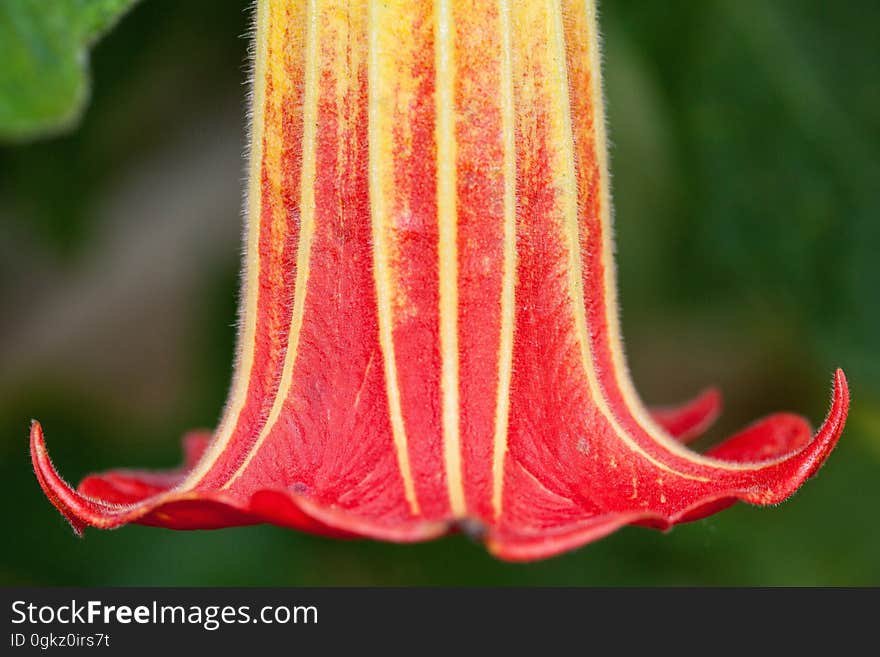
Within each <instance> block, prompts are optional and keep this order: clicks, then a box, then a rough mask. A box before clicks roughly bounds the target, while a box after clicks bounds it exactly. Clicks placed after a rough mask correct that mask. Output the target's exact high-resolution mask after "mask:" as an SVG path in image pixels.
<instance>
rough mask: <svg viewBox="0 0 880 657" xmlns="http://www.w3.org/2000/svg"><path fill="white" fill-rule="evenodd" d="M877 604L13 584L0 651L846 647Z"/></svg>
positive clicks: (853, 594)
mask: <svg viewBox="0 0 880 657" xmlns="http://www.w3.org/2000/svg"><path fill="white" fill-rule="evenodd" d="M878 602H880V594H878V590H870V589H856V590H833V589H832V590H810V589H778V590H745V589H729V590H718V589H714V590H713V589H690V590H688V589H665V590H661V589H528V590H527V589H403V588H401V589H312V588H302V589H294V588H287V589H257V588H253V589H249V588H237V589H231V588H229V589H227V588H212V589H169V588H152V589H149V588H143V589H142V588H95V589H86V588H60V589H3V605H4V608H5V609H4V612H3V613H4V618H5V623H6V634H5V636H4V637H3V642H2V648H0V654H3V655H6V654H9V655H14V654H25V653H33V652H42V653H45V652H63V653H67V652H68V651H71V650H73V651H75V652H76V653H80V652H85V651H87V652H89V653H97V652H103V653H105V654H148V653H151V654H155V653H157V652H162V651H166V652H167V651H170V654H178V652H180V651H182V650H185V649H188V648H193V649H198V650H199V654H203V651H206V650H216V651H221V652H222V654H229V653H230V652H236V651H239V652H243V653H247V654H248V655H250V654H255V655H256V654H262V653H264V652H266V653H272V654H276V653H278V651H281V650H283V651H284V652H283V654H293V653H296V652H299V653H302V652H304V651H306V650H313V649H314V650H321V653H322V654H324V653H327V651H330V654H335V653H336V652H337V651H339V650H342V649H364V650H366V649H369V651H370V654H373V653H374V652H376V651H384V652H388V653H390V654H398V653H400V652H404V653H410V654H418V653H421V652H424V651H425V650H428V651H429V652H434V651H436V650H438V649H444V650H455V651H456V654H458V653H461V654H470V653H472V652H474V651H473V650H471V648H476V644H479V645H487V646H490V647H493V648H495V649H502V648H515V649H517V652H520V651H523V650H526V649H528V650H530V651H537V652H538V654H550V651H565V652H570V650H569V649H570V648H574V649H576V651H577V653H578V654H585V653H588V652H592V651H596V650H598V649H600V648H601V649H602V650H608V649H615V648H616V649H621V650H623V649H625V650H624V652H629V651H630V650H634V649H652V650H654V649H657V648H658V646H666V648H670V649H671V648H673V646H674V649H675V650H676V651H677V652H680V651H681V650H682V649H683V648H686V647H687V646H688V645H694V646H704V647H705V646H707V645H711V646H719V645H723V646H724V647H726V648H734V647H736V646H737V645H740V646H741V647H742V649H750V650H751V649H755V648H761V649H762V650H761V652H763V651H764V650H769V649H771V646H775V647H776V648H777V649H787V650H786V651H788V650H793V649H794V648H795V646H797V645H798V644H804V645H807V646H809V647H811V648H813V649H816V648H817V646H818V642H821V641H822V639H823V637H828V638H833V641H832V645H833V646H834V647H835V648H837V649H840V648H842V647H843V646H844V645H846V644H849V643H850V642H853V641H857V637H858V632H859V631H863V632H864V633H865V634H866V636H867V635H868V634H869V633H870V632H871V631H873V624H874V623H876V620H875V619H876V612H877V610H878V609H880V607H878ZM835 626H839V627H838V628H835ZM868 645H870V644H868ZM835 652H836V651H835Z"/></svg>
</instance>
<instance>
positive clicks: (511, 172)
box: [492, 0, 516, 517]
mask: <svg viewBox="0 0 880 657" xmlns="http://www.w3.org/2000/svg"><path fill="white" fill-rule="evenodd" d="M499 14H500V16H499V18H500V22H501V123H502V132H503V139H504V161H503V167H504V265H503V266H504V273H503V274H502V284H501V339H500V341H499V344H498V393H497V394H498V397H497V403H496V406H495V440H494V443H493V446H492V509H493V512H494V514H495V517H498V516H499V515H501V505H502V501H503V497H502V495H503V487H504V458H505V455H506V454H507V431H508V421H509V415H510V379H511V374H512V370H513V327H514V319H515V313H516V299H515V290H516V285H515V284H516V141H515V140H516V133H515V126H514V121H515V115H514V101H513V56H512V45H511V34H510V29H511V28H510V2H509V0H500V2H499Z"/></svg>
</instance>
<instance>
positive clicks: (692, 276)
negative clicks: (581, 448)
mask: <svg viewBox="0 0 880 657" xmlns="http://www.w3.org/2000/svg"><path fill="white" fill-rule="evenodd" d="M198 4H199V3H177V2H173V0H150V2H148V3H143V4H141V5H140V6H138V7H137V8H136V9H135V10H134V11H133V12H132V14H131V16H130V17H129V18H128V19H127V20H125V21H124V22H123V23H121V24H120V26H119V28H118V30H116V31H114V32H113V33H111V34H110V35H109V36H108V37H107V38H106V39H105V40H103V41H102V42H101V43H100V44H99V46H98V47H97V48H96V50H95V52H94V71H95V100H94V104H93V106H92V107H91V108H90V109H89V111H88V112H87V113H86V115H85V119H84V123H83V125H82V127H81V128H80V129H79V130H78V131H77V132H76V133H75V134H72V135H70V136H67V137H64V138H61V139H58V140H55V141H53V142H51V143H44V144H37V145H30V146H26V147H16V148H9V149H6V150H5V151H0V200H2V204H0V239H11V237H9V238H7V237H6V236H7V235H8V236H12V235H21V234H22V233H23V232H24V233H25V234H26V235H27V236H28V237H29V239H30V240H32V241H33V242H35V243H37V244H39V245H40V249H42V253H44V254H49V256H50V257H51V258H52V259H53V260H54V261H56V262H61V263H64V262H67V261H70V260H77V259H83V258H87V257H88V254H89V245H90V242H89V238H90V236H91V235H92V234H93V232H94V230H95V225H94V213H93V210H94V208H95V206H96V204H97V203H98V202H99V201H100V199H101V198H103V196H104V195H105V194H106V193H107V191H108V190H109V189H112V188H113V185H114V184H115V181H116V180H117V176H118V175H119V172H120V171H130V170H133V169H134V168H136V166H137V163H138V161H139V159H140V158H142V157H144V156H145V155H146V154H149V153H151V152H154V149H158V148H160V147H162V145H163V144H165V145H167V143H168V142H169V141H171V140H173V138H174V135H175V134H179V132H175V130H176V131H187V130H196V129H198V126H199V125H200V118H201V116H202V115H203V114H204V113H206V112H209V111H210V110H211V108H212V107H213V106H214V105H216V104H217V103H218V102H221V101H222V100H224V99H229V98H236V99H237V98H240V97H241V96H242V89H241V82H242V80H243V77H244V76H243V73H242V62H243V61H244V50H245V41H244V40H242V39H237V38H236V36H238V35H241V34H243V33H245V32H246V31H247V29H248V19H247V13H246V12H243V10H244V9H245V7H246V5H247V3H245V2H224V3H216V5H215V6H214V8H213V9H212V11H211V12H210V13H208V14H206V13H205V12H204V11H203V10H202V9H200V8H199V7H197V6H196V5H198ZM602 8H603V14H602V23H603V29H604V33H605V48H604V50H605V60H606V89H607V92H608V100H609V107H608V113H609V121H610V128H611V135H612V138H613V142H614V143H613V149H612V166H613V173H614V193H615V204H616V225H617V246H618V273H619V277H620V284H621V297H622V301H623V310H624V314H623V321H624V333H625V335H626V337H627V344H628V355H629V359H630V363H631V366H632V369H633V373H634V376H635V378H636V382H637V383H638V385H639V387H640V388H641V390H642V391H643V394H644V396H645V397H646V399H648V400H649V401H651V402H671V401H674V400H675V398H674V395H687V394H690V393H692V392H694V391H695V387H697V386H699V385H701V384H702V383H705V382H709V380H710V377H715V380H717V381H718V382H720V384H721V387H722V389H723V390H724V392H725V394H726V396H727V398H728V413H727V414H726V417H727V418H729V419H726V420H723V421H722V425H721V427H720V430H719V431H716V432H713V433H712V435H711V436H710V438H709V439H708V441H709V442H711V441H713V440H717V439H718V438H719V437H720V435H721V430H729V429H733V428H736V427H737V426H738V425H742V424H744V423H746V422H748V421H750V420H751V419H753V418H754V417H755V416H756V415H760V414H763V413H767V412H770V411H772V410H775V409H776V408H789V409H791V410H794V411H798V412H802V413H805V414H807V415H809V416H810V417H811V418H813V420H814V421H818V420H819V419H820V417H819V415H820V412H821V411H820V409H823V408H825V404H827V398H826V395H827V393H828V388H829V387H830V385H829V383H830V373H831V371H832V370H833V368H834V367H835V366H838V365H840V366H843V367H844V368H845V369H846V371H847V373H848V374H849V376H850V380H851V386H852V390H853V407H852V412H851V417H850V420H849V423H848V425H847V430H846V432H845V434H844V437H843V439H842V441H841V444H840V446H839V448H838V449H837V450H836V452H835V453H834V454H833V455H832V457H831V459H830V461H829V463H828V465H827V466H826V467H825V468H823V470H822V471H821V472H820V473H819V475H818V476H817V477H816V478H815V479H814V480H813V481H811V482H809V483H808V484H807V485H806V486H805V487H804V489H803V490H802V491H801V492H800V493H798V494H797V495H796V496H795V498H794V499H793V500H791V501H789V502H787V503H786V504H784V505H782V506H781V507H779V508H776V509H768V510H756V509H751V508H748V507H745V506H742V505H739V506H737V507H735V508H734V509H732V510H730V511H727V512H725V513H723V514H720V515H718V516H715V517H712V518H710V519H707V520H704V521H701V522H699V523H695V524H691V525H687V526H681V527H678V528H676V529H674V530H673V531H672V532H671V533H670V534H669V535H665V536H664V535H661V534H658V533H656V532H653V531H650V530H645V529H636V528H633V529H626V530H624V531H622V532H619V533H618V534H616V535H614V536H611V537H609V538H607V539H605V540H603V541H600V542H598V543H596V544H593V545H590V546H587V547H586V548H584V549H582V550H579V551H576V552H575V553H572V554H568V555H565V556H563V557H559V558H556V559H552V560H549V561H547V562H543V563H538V564H532V565H525V566H523V565H509V564H503V563H499V562H496V561H494V560H493V559H491V558H490V557H488V556H487V555H486V554H484V552H483V549H482V548H481V547H479V546H475V545H472V544H470V543H469V542H468V541H467V540H466V539H464V538H462V537H452V538H448V539H444V540H441V541H438V542H435V543H431V544H426V545H419V546H397V545H386V544H379V543H368V542H362V543H347V542H336V541H329V540H324V539H319V538H314V537H309V536H302V535H298V534H296V533H294V532H289V531H286V530H283V529H278V528H274V527H251V528H241V529H233V530H224V531H219V532H192V533H175V532H170V531H165V530H157V529H151V528H141V527H129V528H124V529H121V530H118V531H114V532H99V531H94V530H92V531H87V533H86V538H85V539H84V540H76V539H74V538H73V537H72V535H71V534H70V532H69V531H67V529H66V527H65V526H64V522H63V520H62V519H61V518H60V517H59V516H58V514H57V513H56V512H55V511H54V509H52V508H51V507H50V505H49V503H48V502H47V501H46V500H45V498H44V497H43V495H42V493H41V491H40V490H39V488H38V486H37V484H36V482H35V481H34V478H33V473H32V471H31V469H30V463H29V460H28V457H27V450H26V429H27V420H28V419H29V417H30V415H31V414H33V413H39V417H40V419H41V420H43V421H44V426H46V428H47V432H48V436H49V441H50V448H51V449H52V450H53V452H52V453H53V456H54V459H55V462H56V463H57V464H58V465H59V467H60V469H61V471H62V472H63V473H66V475H67V476H69V477H71V478H72V479H74V480H76V479H78V478H79V477H81V476H82V475H84V474H86V473H87V472H89V471H92V470H100V469H102V468H107V467H111V466H117V465H119V464H138V465H145V466H155V467H161V466H167V465H169V464H171V463H174V462H176V460H177V458H178V456H177V445H176V438H175V436H177V435H180V434H181V433H182V431H183V430H184V429H187V428H190V427H192V426H210V425H211V424H212V423H213V422H214V421H215V418H216V416H217V414H218V412H219V409H220V408H221V406H222V403H223V399H224V397H225V393H226V386H227V385H228V380H229V367H230V361H231V357H230V354H231V353H232V346H233V340H234V331H233V328H232V325H233V323H234V317H235V289H236V271H237V266H238V264H237V260H236V257H237V254H236V253H234V252H230V253H229V259H228V264H227V265H226V268H225V269H224V270H223V271H218V272H217V275H216V283H215V285H214V286H213V287H212V288H211V289H208V290H205V291H204V292H203V298H204V300H205V301H204V303H202V304H201V305H200V306H199V308H198V317H197V322H198V324H197V326H196V327H195V331H196V333H197V334H198V336H200V338H201V339H199V340H197V341H193V342H192V343H187V353H188V354H189V358H190V359H191V361H192V363H191V371H192V372H193V374H192V376H191V378H190V379H188V380H187V381H186V382H185V386H184V388H185V394H184V396H183V397H182V398H181V399H180V400H179V404H177V405H176V406H175V407H174V408H173V409H171V410H170V411H169V412H168V413H167V414H166V415H165V416H163V417H161V418H155V419H153V420H151V421H138V422H133V421H132V420H131V414H130V413H128V412H126V411H125V410H120V409H118V408H113V407H108V405H107V404H102V403H101V400H100V399H93V398H90V397H89V395H88V391H81V395H80V396H76V395H74V394H73V393H71V391H70V390H69V389H67V388H66V387H64V386H61V385H59V384H58V383H56V382H54V381H53V380H52V379H51V378H45V377H39V378H35V377H30V378H27V377H25V378H24V379H22V380H20V381H19V380H16V381H15V382H7V385H4V386H3V389H4V390H14V392H6V393H4V395H5V396H2V397H0V463H2V466H0V474H2V482H3V483H2V486H3V491H4V492H5V493H6V495H5V499H6V500H7V501H6V502H5V504H6V505H7V511H6V514H5V523H6V527H7V532H8V534H7V535H9V536H12V537H13V539H12V540H7V541H4V542H3V544H2V546H0V554H2V560H0V582H5V583H16V584H32V583H35V584H168V585H171V584H192V585H198V584H270V585H271V584H333V585H337V584H339V585H342V584H439V585H443V584H529V585H531V584H560V585H561V584H569V585H571V584H627V585H638V584H641V585H645V584H753V585H777V584H780V585H781V584H785V585H801V584H847V585H862V584H873V585H880V559H878V558H877V555H878V554H880V527H878V523H877V522H876V520H877V514H878V511H877V509H878V508H880V477H878V474H880V349H878V348H877V346H876V342H875V341H876V339H877V337H878V336H880V292H878V291H880V266H878V261H877V257H876V255H875V254H876V252H877V251H878V248H880V84H878V81H877V69H878V64H880V44H878V41H877V38H876V26H877V25H878V24H880V3H877V2H876V1H875V0H851V1H850V2H846V3H836V4H834V5H829V4H828V3H827V2H824V1H822V0H743V1H742V2H730V1H729V0H699V1H698V0H673V1H670V2H663V3H660V2H644V1H643V0H615V1H614V2H611V1H610V0H608V1H606V2H605V3H604V4H603V7H602ZM3 21H4V19H3V18H2V16H0V30H8V29H9V26H8V25H6V26H4V25H3ZM47 180H51V184H47V183H46V181H47ZM231 182H232V181H229V180H222V181H221V180H218V181H217V185H229V184H231ZM157 193H161V191H158V192H157ZM237 212H238V208H230V211H229V215H228V216H227V217H225V218H218V220H223V221H237V218H236V217H237ZM0 274H3V275H4V276H5V277H6V279H7V280H14V281H15V285H16V286H20V287H22V288H26V286H27V285H28V281H27V279H26V277H25V276H24V275H23V274H21V273H17V274H16V272H12V271H8V270H6V269H5V268H3V266H2V264H0ZM10 277H11V278H10ZM0 290H2V287H0ZM2 302H3V300H2V298H0V304H2ZM7 312H8V313H11V312H14V308H11V307H9V306H8V305H6V306H2V305H0V313H7ZM156 321H161V318H157V320H156ZM115 348H116V349H118V350H120V351H121V350H122V349H123V347H115ZM108 351H112V349H108ZM111 355H112V354H111ZM108 357H109V356H108ZM703 377H706V378H705V379H704V378H703ZM13 500H14V502H13Z"/></svg>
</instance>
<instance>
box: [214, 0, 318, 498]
mask: <svg viewBox="0 0 880 657" xmlns="http://www.w3.org/2000/svg"><path fill="white" fill-rule="evenodd" d="M317 5H318V0H308V3H307V9H306V22H307V26H306V30H307V36H306V52H305V88H304V93H303V96H304V98H303V135H302V165H301V171H300V176H301V178H300V233H299V244H298V245H297V254H296V265H297V269H296V283H295V285H296V287H295V288H294V295H293V311H292V316H291V321H290V330H289V333H288V339H287V351H286V352H285V354H284V368H283V369H282V372H281V382H280V384H279V386H278V392H277V393H276V395H275V399H274V401H273V403H272V409H271V410H270V411H269V417H268V419H267V420H266V424H265V425H264V426H263V428H262V430H261V431H260V435H259V436H258V437H257V440H256V442H254V445H253V447H251V450H250V452H248V455H247V457H246V458H245V460H244V462H243V463H242V464H241V465H240V466H239V468H238V470H236V471H235V474H233V475H232V477H230V479H229V480H228V481H227V482H226V483H225V484H224V485H223V488H229V487H230V486H232V485H233V484H234V483H235V481H236V480H237V479H238V478H239V477H240V476H241V475H242V474H243V473H244V471H245V470H246V469H247V467H248V465H250V462H251V460H252V459H253V458H254V456H255V455H256V454H257V452H258V451H259V450H260V447H261V446H262V444H263V442H264V441H265V440H266V438H267V437H268V435H269V434H270V433H271V432H272V429H273V428H274V427H275V423H276V422H277V421H278V418H279V417H280V416H281V411H282V409H283V408H284V403H285V401H286V400H287V395H288V393H289V391H290V387H291V384H292V383H293V369H294V365H295V364H296V357H297V352H298V350H299V335H300V331H301V329H302V323H303V314H304V310H305V302H306V287H307V285H308V278H309V260H310V254H311V247H312V237H313V236H314V232H315V173H316V156H317V123H318V66H319V52H318V7H317Z"/></svg>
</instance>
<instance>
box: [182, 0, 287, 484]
mask: <svg viewBox="0 0 880 657" xmlns="http://www.w3.org/2000/svg"><path fill="white" fill-rule="evenodd" d="M271 4H272V3H271V0H261V1H260V2H258V3H257V16H256V34H255V36H254V38H255V52H254V72H253V76H254V78H253V80H254V81H253V85H254V86H253V97H252V99H251V125H252V128H251V135H250V142H251V143H250V155H249V157H250V163H249V167H248V168H249V172H248V178H249V180H248V189H247V200H246V208H247V212H246V221H247V249H246V256H245V262H244V267H245V273H244V285H243V288H244V292H243V303H244V310H243V313H242V315H241V319H240V322H241V324H240V326H241V329H240V330H241V334H240V335H239V337H238V346H237V351H238V354H237V362H236V366H235V375H234V376H233V384H232V392H231V394H230V396H229V401H228V402H227V404H226V409H225V411H224V413H223V419H222V420H221V422H220V426H219V428H218V429H217V432H216V437H215V438H214V440H213V442H212V443H211V446H210V447H209V448H208V450H207V451H206V452H205V454H204V455H203V456H202V458H201V460H200V461H199V464H198V465H197V466H196V467H195V468H193V470H192V471H191V472H190V473H189V475H187V477H186V479H185V480H184V481H182V482H181V483H180V484H179V485H178V486H177V487H176V488H175V490H176V491H179V490H183V489H186V488H189V487H190V486H193V485H195V484H196V483H198V481H199V480H200V479H201V478H202V477H204V476H205V474H206V473H207V472H208V470H209V469H210V468H211V466H212V465H213V464H214V462H215V461H216V460H217V457H219V456H220V454H221V453H222V452H223V450H224V449H225V448H226V445H227V444H228V443H229V440H230V439H231V437H232V434H233V432H234V430H235V426H236V422H237V420H238V417H239V415H240V414H241V410H242V408H243V407H244V403H245V400H246V399H247V393H248V386H249V383H250V376H251V370H252V369H253V365H254V336H255V334H256V326H257V302H258V300H259V278H260V249H259V241H260V223H261V217H260V215H261V213H262V194H261V182H262V180H261V174H262V165H263V132H264V125H265V104H266V77H267V55H268V50H269V41H270V39H269V36H268V34H269V30H270V27H269V23H270V20H269V13H270V5H271ZM273 28H274V29H275V31H276V32H281V33H282V34H283V33H284V30H283V29H281V28H280V27H279V26H273Z"/></svg>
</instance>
